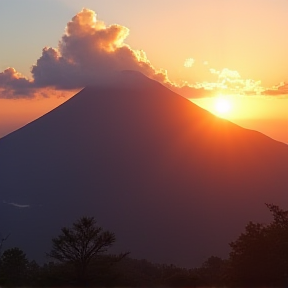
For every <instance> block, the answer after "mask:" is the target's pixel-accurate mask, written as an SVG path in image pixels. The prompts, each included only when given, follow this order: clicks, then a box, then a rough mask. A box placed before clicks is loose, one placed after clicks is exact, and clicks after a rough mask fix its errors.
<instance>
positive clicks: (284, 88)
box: [262, 82, 288, 96]
mask: <svg viewBox="0 0 288 288" xmlns="http://www.w3.org/2000/svg"><path fill="white" fill-rule="evenodd" d="M262 95H266V96H280V95H288V83H285V82H282V83H280V84H279V85H276V86H274V87H272V88H271V89H267V90H265V91H263V92H262Z"/></svg>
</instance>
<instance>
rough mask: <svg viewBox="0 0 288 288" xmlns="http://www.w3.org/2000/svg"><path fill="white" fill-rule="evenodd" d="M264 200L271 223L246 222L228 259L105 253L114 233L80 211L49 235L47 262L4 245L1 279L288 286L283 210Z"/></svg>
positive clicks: (287, 221)
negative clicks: (165, 260) (178, 262)
mask: <svg viewBox="0 0 288 288" xmlns="http://www.w3.org/2000/svg"><path fill="white" fill-rule="evenodd" d="M266 206H267V208H268V209H269V210H270V212H271V213H272V216H273V221H272V222H271V223H270V224H267V225H264V224H259V223H252V222H250V223H248V225H247V226H246V229H245V231H244V232H243V233H242V234H241V235H240V236H239V237H238V238H237V239H236V240H235V241H234V242H232V243H230V244H229V245H230V247H231V252H230V254H229V258H228V259H221V258H219V257H216V256H211V257H210V258H209V259H207V260H206V261H205V262H204V263H203V264H202V266H201V267H199V268H193V269H184V268H179V267H176V266H174V265H166V264H163V265H159V264H154V263H151V262H149V261H147V260H136V259H131V258H130V257H129V255H128V253H124V254H119V255H111V254H107V251H108V249H109V248H110V247H111V246H112V245H113V243H114V242H115V235H114V234H113V233H111V232H109V231H104V230H103V229H102V228H101V227H98V226H97V225H96V221H95V219H94V218H93V217H83V218H81V219H80V220H78V221H77V222H75V223H74V224H73V226H72V228H66V227H64V228H62V230H61V233H60V234H59V236H58V237H56V238H54V239H52V249H51V251H50V253H48V254H47V255H48V256H49V257H50V259H51V262H49V263H46V264H44V265H42V266H40V265H38V264H37V263H36V262H35V261H28V259H27V257H26V255H25V253H24V252H23V251H22V250H20V249H19V248H17V247H15V248H12V249H7V250H5V251H4V252H3V254H2V255H1V258H0V285H4V286H67V285H70V286H71V285H75V286H76V285H89V286H126V287H127V286H134V287H135V286H172V287H173V286H175V287H176V286H179V287H180V286H186V287H187V286H189V287H193V286H246V287H247V286H254V287H255V286H278V287H284V286H285V287H287V286H288V281H287V280H288V211H284V210H282V209H280V208H279V207H278V206H275V205H271V204H266ZM2 244H3V243H2Z"/></svg>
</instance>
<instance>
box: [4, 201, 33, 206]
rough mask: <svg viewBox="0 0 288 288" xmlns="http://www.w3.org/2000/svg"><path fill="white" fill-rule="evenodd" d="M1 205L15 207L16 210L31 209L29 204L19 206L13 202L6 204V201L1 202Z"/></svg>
mask: <svg viewBox="0 0 288 288" xmlns="http://www.w3.org/2000/svg"><path fill="white" fill-rule="evenodd" d="M3 203H4V204H7V205H11V206H14V207H17V208H30V207H31V206H30V205H29V204H19V203H15V202H6V201H3Z"/></svg>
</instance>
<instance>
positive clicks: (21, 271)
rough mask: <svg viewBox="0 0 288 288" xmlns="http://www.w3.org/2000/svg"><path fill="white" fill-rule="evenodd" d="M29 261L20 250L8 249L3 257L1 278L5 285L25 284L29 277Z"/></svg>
mask: <svg viewBox="0 0 288 288" xmlns="http://www.w3.org/2000/svg"><path fill="white" fill-rule="evenodd" d="M27 267H28V260H27V258H26V254H25V253H24V252H23V251H22V250H21V249H19V248H17V247H15V248H11V249H7V250H5V251H4V252H3V254H2V256H1V278H2V281H3V282H4V283H3V284H5V285H19V284H23V283H24V282H25V280H26V276H27V273H26V272H27Z"/></svg>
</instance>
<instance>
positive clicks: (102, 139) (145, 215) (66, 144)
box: [0, 71, 288, 267]
mask: <svg viewBox="0 0 288 288" xmlns="http://www.w3.org/2000/svg"><path fill="white" fill-rule="evenodd" d="M287 173H288V146H287V145H285V144H283V143H280V142H277V141H274V140H272V139H270V138H269V137H267V136H265V135H263V134H261V133H258V132H255V131H251V130H247V129H243V128H241V127H239V126H237V125H235V124H233V123H231V122H229V121H227V120H224V119H220V118H217V117H216V116H213V115H212V114H210V113H209V112H207V111H205V110H203V109H201V108H199V107H198V106H196V105H194V104H193V103H191V102H190V101H189V100H187V99H185V98H183V97H181V96H179V95H177V94H175V93H174V92H172V91H170V90H169V89H167V88H166V87H164V86H162V85H161V84H159V83H158V82H156V81H153V80H151V79H149V78H147V77H145V76H144V75H142V74H140V73H138V72H133V71H125V72H121V73H118V74H116V75H114V76H111V78H110V79H108V80H107V81H105V83H104V82H103V83H102V84H98V85H95V86H91V87H87V88H85V89H83V90H82V91H81V92H79V93H78V94H76V95H75V96H74V97H73V98H71V99H70V100H68V101H67V102H66V103H64V104H63V105H61V106H59V107H57V108H56V109H54V110H53V111H51V112H49V113H48V114H46V115H44V116H42V117H40V118H39V119H37V120H35V121H34V122H32V123H30V124H28V125H26V126H24V127H23V128H21V129H19V130H17V131H15V132H13V133H11V134H9V135H7V136H6V137H4V138H2V139H1V140H0V191H1V192H0V193H1V199H0V200H1V204H0V208H1V212H0V213H1V215H0V217H1V218H0V219H1V220H0V221H1V222H0V232H1V233H2V235H5V234H7V233H9V232H10V233H11V235H10V237H9V239H8V240H9V241H8V240H7V241H6V242H5V247H4V248H6V247H9V246H18V247H20V248H22V249H23V250H24V251H25V252H26V253H27V255H28V256H29V257H31V258H34V259H36V260H37V259H39V258H41V257H44V255H45V252H48V251H49V249H50V244H51V238H52V237H55V236H57V235H58V234H59V232H60V228H61V227H63V226H69V225H71V224H72V222H74V221H75V220H77V219H78V218H79V217H81V216H84V215H88V216H90V215H91V216H95V218H96V219H97V221H98V223H99V225H101V226H103V227H104V228H105V229H108V230H111V231H113V232H115V234H116V238H117V241H116V242H117V243H116V247H115V251H116V250H117V249H118V250H119V251H120V250H121V251H130V252H131V257H135V258H146V259H148V260H150V261H154V262H160V263H173V264H176V265H181V266H186V267H192V266H194V265H199V264H200V263H201V262H202V261H204V260H205V259H206V257H209V256H212V255H216V256H221V257H225V256H227V252H228V251H229V245H228V243H229V242H230V241H233V240H235V239H236V237H237V236H238V235H239V234H240V233H241V232H242V231H243V230H244V227H245V225H246V224H247V223H248V221H250V220H251V221H255V222H256V221H258V222H265V221H268V220H269V217H270V215H269V212H268V210H267V208H266V207H265V205H264V203H274V204H276V205H280V206H281V207H282V208H286V209H287V191H288V174H287ZM25 205H26V206H25ZM28 205H29V207H28ZM283 205H284V206H283ZM285 205H286V206H285Z"/></svg>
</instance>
